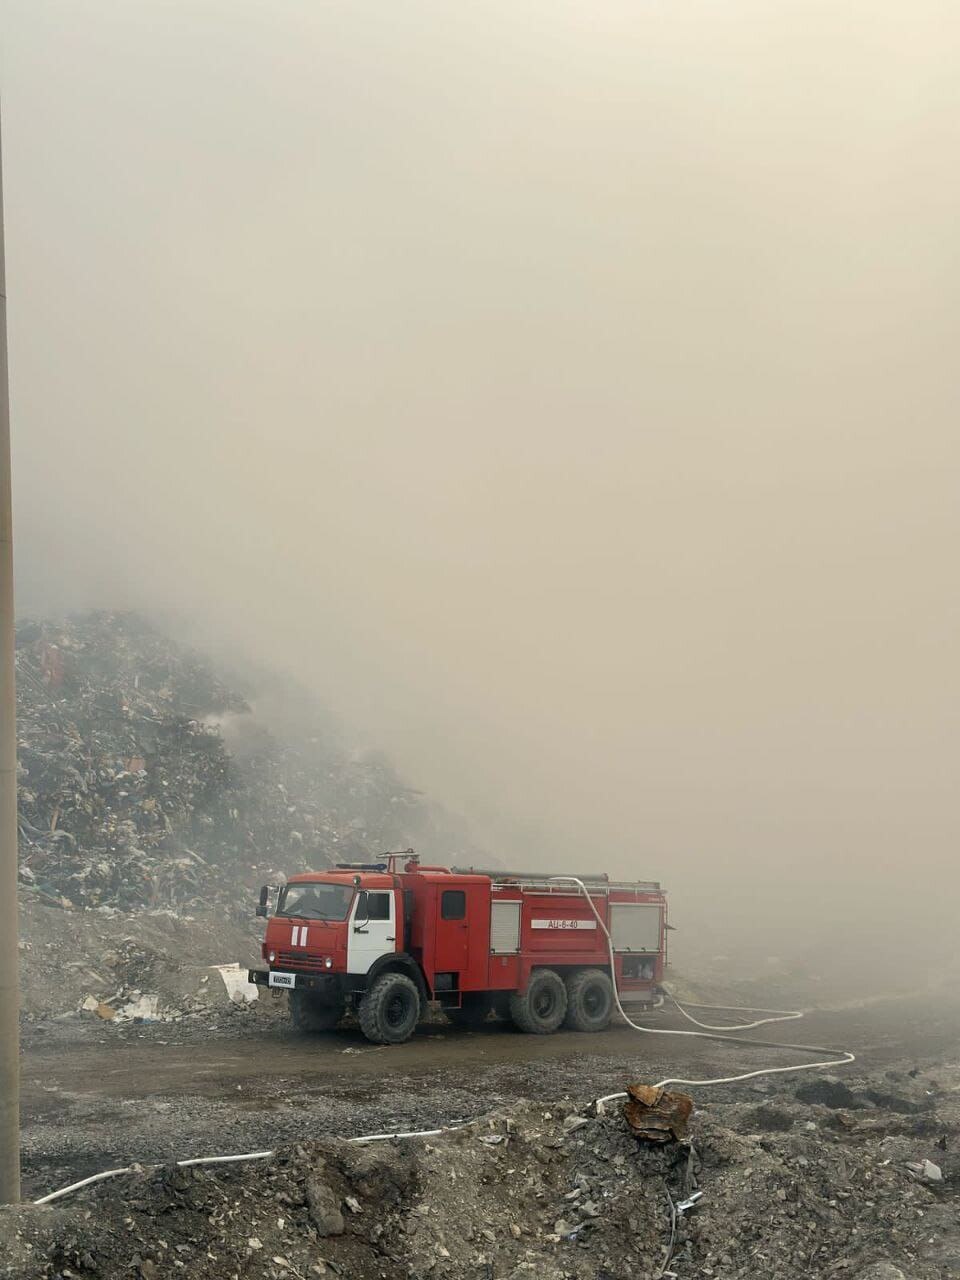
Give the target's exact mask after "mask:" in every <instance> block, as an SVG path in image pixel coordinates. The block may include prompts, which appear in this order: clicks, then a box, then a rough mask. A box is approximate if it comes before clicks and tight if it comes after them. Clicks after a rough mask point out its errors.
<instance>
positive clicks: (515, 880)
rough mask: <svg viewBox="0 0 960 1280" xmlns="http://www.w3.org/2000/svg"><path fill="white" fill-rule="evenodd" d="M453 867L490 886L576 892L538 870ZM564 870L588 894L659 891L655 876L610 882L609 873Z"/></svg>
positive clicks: (464, 874) (571, 887)
mask: <svg viewBox="0 0 960 1280" xmlns="http://www.w3.org/2000/svg"><path fill="white" fill-rule="evenodd" d="M453 871H454V873H455V874H456V875H460V876H489V877H490V879H491V880H492V882H493V884H492V887H493V888H495V889H510V888H515V889H521V890H523V889H526V890H531V891H533V890H535V891H536V892H537V893H561V894H564V893H565V894H569V893H577V892H578V890H577V887H576V885H572V884H557V883H556V882H555V881H553V880H551V879H550V877H549V876H547V875H544V873H543V872H542V871H494V870H491V869H489V868H486V867H483V868H480V867H454V868H453ZM558 874H565V875H571V876H575V878H576V879H577V880H580V881H582V882H583V884H584V886H585V887H586V888H587V889H588V890H589V892H590V893H591V894H593V893H596V894H604V893H609V892H610V891H611V889H614V890H617V891H620V892H622V891H628V892H630V891H637V892H640V893H659V892H660V891H661V890H660V885H659V882H658V881H656V880H632V881H622V882H616V883H614V882H612V881H611V880H610V877H609V876H606V875H597V874H596V872H593V873H592V874H590V875H577V874H576V872H572V871H571V872H564V873H558Z"/></svg>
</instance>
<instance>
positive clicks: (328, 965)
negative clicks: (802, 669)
mask: <svg viewBox="0 0 960 1280" xmlns="http://www.w3.org/2000/svg"><path fill="white" fill-rule="evenodd" d="M323 967H324V968H325V969H332V968H333V961H332V960H331V959H330V957H329V956H327V958H326V960H324V962H323Z"/></svg>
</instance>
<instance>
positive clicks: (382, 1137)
mask: <svg viewBox="0 0 960 1280" xmlns="http://www.w3.org/2000/svg"><path fill="white" fill-rule="evenodd" d="M549 879H550V880H552V881H554V882H556V883H557V884H575V885H576V886H577V888H578V889H579V890H580V892H581V893H582V894H583V896H584V897H585V898H586V900H587V902H588V903H589V905H590V909H591V911H592V912H593V914H594V915H595V916H596V919H597V924H598V926H599V928H600V929H601V930H602V931H603V935H604V937H605V938H606V940H607V949H608V951H609V953H610V975H611V979H612V983H613V998H614V1000H615V1001H616V1005H617V1009H618V1010H619V1012H620V1016H621V1017H622V1018H623V1020H624V1022H626V1023H627V1025H628V1026H630V1027H632V1028H633V1029H634V1031H642V1032H644V1033H645V1034H647V1035H654V1036H692V1037H696V1038H697V1039H701V1040H723V1041H726V1042H728V1043H732V1044H750V1045H755V1046H757V1047H758V1048H766V1049H791V1050H797V1051H799V1052H802V1053H829V1054H832V1055H833V1056H832V1057H831V1058H830V1059H829V1060H826V1061H822V1062H801V1063H798V1064H797V1065H796V1066H792V1067H763V1068H761V1069H760V1070H758V1071H745V1072H743V1073H742V1074H741V1075H736V1076H718V1077H715V1078H713V1079H710V1080H681V1079H679V1078H677V1077H670V1078H668V1079H666V1080H660V1081H658V1082H657V1084H655V1085H654V1086H653V1087H654V1088H655V1089H663V1088H666V1086H667V1085H670V1084H685V1085H696V1086H700V1087H705V1086H707V1085H716V1084H737V1083H739V1082H740V1081H741V1080H752V1079H754V1078H755V1077H757V1076H773V1075H782V1074H785V1073H787V1072H793V1071H814V1070H817V1069H819V1068H822V1067H839V1066H845V1065H846V1064H847V1063H850V1062H855V1061H856V1058H855V1056H854V1054H852V1053H848V1052H847V1051H846V1050H843V1049H824V1048H822V1047H820V1046H818V1045H804V1044H779V1043H777V1042H776V1041H772V1040H753V1039H750V1040H744V1039H741V1038H740V1037H739V1036H737V1035H733V1034H730V1033H731V1032H739V1031H750V1030H752V1029H753V1028H754V1027H762V1026H764V1025H766V1024H767V1023H770V1022H792V1021H794V1020H795V1019H797V1018H802V1017H803V1013H802V1012H801V1011H797V1010H783V1009H749V1008H740V1007H737V1006H735V1005H693V1006H692V1007H693V1008H695V1009H715V1010H716V1011H717V1012H721V1011H723V1012H727V1013H760V1014H765V1015H767V1016H765V1017H762V1018H757V1019H755V1020H754V1021H753V1022H742V1023H736V1024H734V1025H733V1026H712V1025H711V1024H710V1023H707V1022H699V1021H698V1020H697V1019H696V1018H695V1017H694V1016H693V1015H692V1014H690V1013H688V1012H687V1010H686V1009H685V1008H684V1007H683V1006H682V1005H681V1004H680V1002H679V1001H678V1000H677V999H676V997H675V996H673V995H671V994H670V992H669V991H667V992H666V995H667V997H668V998H669V999H670V1001H671V1002H672V1003H673V1004H674V1005H675V1006H676V1008H677V1009H678V1010H679V1011H680V1013H681V1014H682V1015H683V1017H684V1018H686V1019H687V1021H688V1022H692V1023H693V1024H694V1026H697V1027H700V1028H702V1030H700V1031H675V1030H670V1029H668V1028H666V1027H645V1026H641V1025H640V1024H639V1023H637V1022H634V1021H633V1019H632V1018H631V1017H630V1016H629V1015H628V1014H627V1012H626V1011H625V1009H624V1007H623V1005H622V1004H621V1003H620V992H619V991H618V989H617V979H616V967H615V958H614V951H613V939H612V938H611V936H610V930H609V929H608V928H607V926H606V924H605V923H604V921H603V918H602V916H601V915H600V912H599V911H598V910H597V908H596V904H595V903H594V901H593V899H592V898H591V897H590V894H589V893H588V892H587V889H586V886H585V885H584V883H583V881H582V880H579V879H577V877H576V876H550V877H549ZM660 1003H661V1004H662V1001H660ZM720 1032H726V1033H727V1034H718V1033H720ZM626 1096H627V1095H626V1093H623V1092H621V1093H608V1094H607V1095H606V1096H605V1097H603V1098H597V1100H596V1103H595V1106H596V1108H597V1111H598V1112H599V1113H600V1114H603V1110H604V1104H605V1103H607V1102H615V1101H616V1100H617V1099H619V1098H625V1097H626ZM463 1128H466V1125H465V1124H456V1125H447V1126H445V1127H443V1128H440V1129H420V1130H417V1131H415V1132H409V1133H371V1134H365V1135H363V1136H362V1137H358V1138H348V1139H347V1141H348V1142H358V1143H359V1142H389V1141H394V1140H398V1139H404V1138H436V1137H439V1136H440V1135H441V1134H444V1133H453V1132H455V1131H456V1130H458V1129H463ZM275 1154H276V1153H275V1152H274V1151H249V1152H246V1153H244V1154H242V1155H235V1156H198V1157H196V1158H194V1159H192V1160H178V1161H176V1166H177V1168H179V1169H185V1168H188V1167H190V1166H191V1165H201V1164H236V1163H238V1162H239V1161H242V1160H268V1159H269V1158H270V1157H271V1156H273V1155H275ZM141 1168H142V1166H140V1165H137V1164H133V1165H127V1166H126V1167H125V1168H123V1169H107V1170H105V1171H104V1172H103V1173H95V1174H93V1176H92V1177H89V1178H82V1179H81V1180H80V1181H79V1182H72V1183H71V1184H70V1186H68V1187H61V1188H60V1190H59V1191H51V1192H50V1194H49V1195H46V1196H42V1197H41V1198H40V1199H39V1200H34V1202H33V1203H34V1204H35V1205H45V1204H52V1203H53V1202H54V1201H55V1200H60V1199H62V1198H63V1197H64V1196H68V1195H72V1194H73V1192H74V1191H80V1190H82V1188H83V1187H89V1186H92V1185H93V1184H94V1183H96V1182H105V1181H106V1180H107V1179H108V1178H119V1177H121V1176H122V1175H123V1174H126V1173H137V1172H140V1170H141ZM671 1203H672V1202H671ZM661 1274H662V1273H661Z"/></svg>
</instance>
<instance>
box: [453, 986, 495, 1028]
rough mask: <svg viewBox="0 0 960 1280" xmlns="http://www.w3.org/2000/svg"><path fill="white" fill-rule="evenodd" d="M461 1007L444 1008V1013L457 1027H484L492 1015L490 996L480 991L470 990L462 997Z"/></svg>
mask: <svg viewBox="0 0 960 1280" xmlns="http://www.w3.org/2000/svg"><path fill="white" fill-rule="evenodd" d="M460 1000H461V1004H460V1008H459V1009H444V1013H445V1014H446V1015H447V1017H448V1018H449V1019H450V1021H451V1022H452V1023H453V1025H454V1026H455V1027H461V1028H462V1029H463V1030H464V1031H476V1029H477V1028H478V1027H482V1026H483V1024H484V1023H485V1022H486V1020H487V1018H488V1017H489V1016H490V1009H491V1004H490V998H489V996H486V995H484V994H482V993H480V992H476V991H468V992H466V994H464V995H462V996H461V997H460Z"/></svg>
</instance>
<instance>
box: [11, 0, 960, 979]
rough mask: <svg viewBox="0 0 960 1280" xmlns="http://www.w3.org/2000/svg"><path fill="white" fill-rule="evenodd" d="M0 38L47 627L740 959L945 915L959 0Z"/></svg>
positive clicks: (857, 939)
mask: <svg viewBox="0 0 960 1280" xmlns="http://www.w3.org/2000/svg"><path fill="white" fill-rule="evenodd" d="M3 24H4V39H3V68H2V73H3V80H4V85H5V99H4V129H5V138H4V146H5V153H4V167H5V180H6V188H7V190H6V197H7V245H8V259H9V262H8V277H9V279H8V285H9V294H10V322H11V335H10V345H11V382H12V404H13V416H14V422H13V425H14V431H15V464H16V485H17V534H18V552H19V561H18V563H19V592H20V603H21V607H22V608H23V609H24V610H30V611H37V610H50V609H54V610H60V609H63V608H69V607H85V606H89V605H110V606H136V607H146V608H148V609H150V610H152V611H155V612H159V613H161V614H162V615H164V616H165V617H167V618H168V619H170V618H173V619H175V620H176V625H177V626H178V627H180V628H181V629H185V628H189V629H190V630H191V631H193V632H195V633H197V634H199V635H200V636H203V637H206V638H207V639H208V640H209V641H210V642H211V643H214V644H216V645H218V646H220V647H225V648H230V647H234V648H235V649H236V651H237V652H238V653H244V654H248V655H250V656H252V657H253V658H255V659H256V660H259V661H267V662H270V663H273V664H276V665H278V666H281V667H282V668H284V669H285V670H288V671H291V672H293V673H295V674H296V675H297V676H298V677H300V678H301V679H303V680H304V681H306V682H307V683H308V684H309V685H311V686H313V687H315V688H316V689H317V690H318V691H320V692H321V693H322V695H323V697H324V698H325V699H326V700H327V701H328V702H329V703H331V704H332V705H333V706H334V707H335V709H336V711H337V713H338V714H339V715H340V716H342V717H343V719H345V720H346V721H347V722H348V723H351V724H353V725H354V726H356V727H357V730H358V732H359V733H361V734H362V735H363V736H364V737H365V738H366V739H367V740H368V741H369V742H370V743H371V744H376V745H377V746H379V747H382V748H384V749H386V750H387V751H389V752H390V753H391V755H392V756H393V757H394V759H395V760H396V761H397V762H398V764H399V766H400V768H401V769H402V770H403V771H404V772H405V773H406V774H407V775H408V776H410V777H412V778H414V779H416V781H417V783H418V785H421V786H423V787H424V788H425V789H427V790H428V791H430V792H431V793H432V794H434V795H436V796H437V797H438V798H439V799H440V800H442V801H443V802H444V803H445V804H447V805H448V806H451V807H454V808H459V809H462V810H463V811H464V812H465V813H466V814H467V815H468V816H469V817H470V819H471V820H472V822H473V823H474V824H475V827H476V830H477V834H478V837H479V838H480V839H482V840H483V841H485V842H486V843H487V844H488V846H489V847H491V848H495V849H496V850H497V851H498V853H499V854H500V856H501V857H502V858H503V859H504V861H507V862H510V861H516V862H522V863H524V864H529V863H531V862H532V861H533V862H536V863H538V864H539V865H542V866H547V865H551V866H556V867H557V868H558V869H560V868H572V869H574V870H577V869H579V868H581V867H586V868H587V869H597V868H606V869H609V870H611V871H615V872H617V873H622V874H629V873H632V874H636V875H641V876H643V875H649V876H656V877H659V878H660V879H662V880H663V881H664V882H665V883H666V884H667V885H668V886H669V887H670V888H671V889H672V890H673V891H674V894H673V897H674V909H675V918H676V923H677V924H678V925H680V926H681V927H682V928H683V929H684V930H685V932H686V933H687V935H688V936H691V935H698V936H700V937H702V938H703V939H704V940H705V945H707V944H709V946H710V947H712V948H713V949H714V950H716V951H723V952H725V953H727V954H730V953H731V952H735V951H736V950H737V949H738V948H744V947H747V946H752V945H753V944H754V943H756V944H757V945H758V946H759V947H761V948H762V949H765V950H771V949H779V950H783V949H790V950H791V951H796V950H798V949H807V950H809V951H815V950H816V949H817V948H821V947H824V946H827V947H832V946H834V945H835V944H836V943H837V941H838V940H839V939H843V942H844V945H845V946H846V947H848V948H849V947H850V946H852V947H853V948H854V949H858V948H873V949H874V950H873V954H874V955H875V956H876V961H875V963H876V964H877V965H879V966H883V965H890V966H899V965H902V964H905V963H906V959H907V953H908V952H912V951H913V950H914V948H915V944H916V940H917V937H918V932H917V931H918V929H920V928H922V929H923V930H924V936H925V937H926V939H927V942H928V945H929V944H930V943H931V942H933V943H935V942H936V940H937V938H942V937H945V933H946V931H947V929H948V927H949V921H950V918H951V914H952V912H951V906H952V902H955V900H956V898H955V894H956V889H957V874H956V870H955V866H954V864H955V850H956V846H957V838H958V834H960V822H958V816H957V813H958V810H957V804H956V771H957V763H956V762H957V759H958V754H960V753H958V746H960V743H958V725H960V717H958V712H960V690H958V683H957V675H956V671H957V659H956V653H957V640H958V621H960V618H958V615H960V605H958V596H957V592H956V586H955V581H954V579H955V576H956V575H955V572H954V562H955V557H956V547H957V545H958V541H960V504H958V503H957V492H956V476H957V467H958V463H960V442H958V436H957V429H956V421H957V409H958V403H957V401H958V395H957V382H956V378H955V374H954V371H953V367H952V366H953V363H954V360H953V356H954V350H955V347H956V342H957V337H958V323H957V308H956V296H957V287H958V283H960V281H958V268H957V259H956V251H955V241H956V225H957V218H958V212H960V211H958V203H960V201H958V195H960V184H958V180H957V177H956V173H955V168H956V166H955V164H954V163H953V157H954V156H955V154H956V150H957V143H958V140H960V139H958V134H960V89H958V80H957V77H956V74H955V72H956V57H957V44H958V35H960V19H958V16H957V12H956V10H955V8H954V7H953V6H950V5H946V4H943V3H937V2H935V0H920V3H919V4H917V5H913V6H911V7H910V8H909V11H908V10H907V9H905V8H904V7H903V6H902V5H894V4H892V3H887V2H886V0H884V2H883V3H877V2H876V0H871V2H870V3H867V2H866V0H852V2H851V3H848V4H845V5H835V4H819V3H817V4H811V3H810V2H809V0H778V2H776V3H773V4H771V3H769V0H763V3H761V2H760V0H732V2H731V3H727V4H722V5H718V4H716V3H707V2H706V0H692V2H691V3H687V4H682V5H654V6H648V5H636V4H633V3H630V4H627V3H624V2H621V0H615V2H614V3H609V4H603V5H595V4H592V5H591V4H577V3H572V2H571V3H559V4H558V3H555V2H554V0H550V3H546V0H529V2H528V3H522V4H519V5H518V4H517V3H515V2H514V0H510V2H507V0H492V2H491V3H486V4H483V5H462V4H457V5H450V4H447V3H440V2H439V0H409V2H408V3H406V4H402V5H397V4H393V3H388V2H387V0H377V2H376V3H374V2H372V0H368V2H364V0H359V2H358V0H350V2H349V3H345V2H344V3H332V4H324V5H318V4H316V3H313V2H312V0H310V2H308V0H289V2H288V3H285V4H283V5H277V4H273V3H266V2H262V3H261V2H259V0H242V2H238V0H230V2H229V3H228V2H227V0H204V2H202V3H197V2H196V0H190V2H189V3H188V2H187V0H184V2H182V3H171V2H170V0H164V2H163V3H160V0H141V3H139V4H136V5H118V4H115V3H107V2H106V0H88V2H87V3H85V4H83V5H76V4H73V3H67V2H66V0H63V2H61V3H57V2H55V0H49V2H47V3H44V4H36V3H34V2H33V0H29V2H28V0H8V4H7V6H6V10H5V17H4V19H3ZM951 895H952V899H951ZM785 925H789V930H786V929H785V928H784V926H785Z"/></svg>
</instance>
